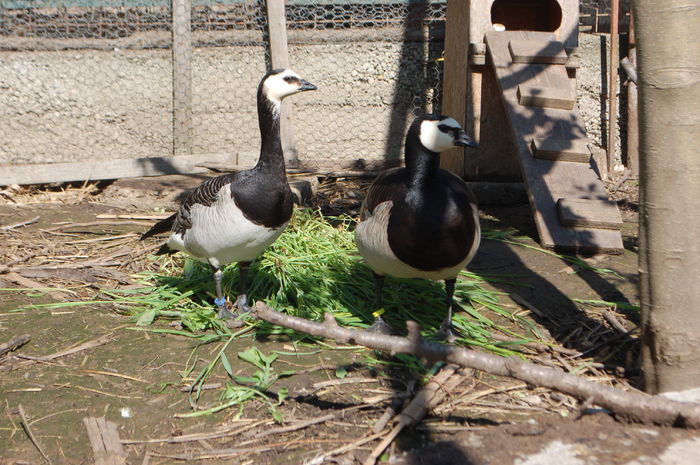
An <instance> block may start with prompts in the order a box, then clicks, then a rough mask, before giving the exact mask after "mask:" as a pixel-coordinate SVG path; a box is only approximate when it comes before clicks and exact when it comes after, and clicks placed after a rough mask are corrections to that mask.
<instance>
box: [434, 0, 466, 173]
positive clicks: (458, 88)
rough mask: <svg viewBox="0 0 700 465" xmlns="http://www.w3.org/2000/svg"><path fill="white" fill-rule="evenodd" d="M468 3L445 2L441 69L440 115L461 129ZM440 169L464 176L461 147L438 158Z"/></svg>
mask: <svg viewBox="0 0 700 465" xmlns="http://www.w3.org/2000/svg"><path fill="white" fill-rule="evenodd" d="M468 48H469V1H468V0H448V1H447V14H446V20H445V69H444V75H445V76H444V80H443V93H442V112H443V113H444V114H445V115H448V116H451V117H453V118H454V119H455V120H457V122H459V124H461V125H462V127H466V123H467V73H469V63H468V61H469V60H468V59H469V54H468ZM440 166H441V167H442V168H444V169H446V170H449V171H452V172H453V173H455V174H456V175H457V176H459V177H463V176H464V147H458V148H454V149H451V150H448V151H447V152H444V153H443V154H442V155H441V156H440Z"/></svg>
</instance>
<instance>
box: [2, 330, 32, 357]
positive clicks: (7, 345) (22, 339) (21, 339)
mask: <svg viewBox="0 0 700 465" xmlns="http://www.w3.org/2000/svg"><path fill="white" fill-rule="evenodd" d="M31 338H32V337H31V336H30V335H29V334H22V335H21V336H16V337H13V338H12V339H10V340H9V341H7V342H4V343H2V344H0V357H2V356H3V355H4V354H6V353H7V352H12V351H13V350H15V349H17V348H19V347H22V346H23V345H24V344H26V343H27V342H29V340H30V339H31Z"/></svg>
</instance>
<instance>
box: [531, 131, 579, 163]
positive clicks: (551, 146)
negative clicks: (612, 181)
mask: <svg viewBox="0 0 700 465" xmlns="http://www.w3.org/2000/svg"><path fill="white" fill-rule="evenodd" d="M530 149H531V150H532V155H533V156H535V157H536V158H540V159H542V160H555V161H573V162H577V163H590V159H591V152H590V150H588V139H587V138H574V139H560V138H555V137H535V138H533V139H532V145H531V146H530Z"/></svg>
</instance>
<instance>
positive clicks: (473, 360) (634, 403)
mask: <svg viewBox="0 0 700 465" xmlns="http://www.w3.org/2000/svg"><path fill="white" fill-rule="evenodd" d="M253 315H254V316H256V317H257V318H260V319H262V320H265V321H267V322H270V323H273V324H276V325H280V326H284V327H287V328H291V329H294V330H296V331H301V332H304V333H307V334H311V335H314V336H320V337H326V338H330V339H333V340H335V341H337V342H341V343H349V344H360V345H363V346H365V347H370V348H372V349H378V350H385V351H388V352H391V353H404V354H413V355H416V356H418V357H424V358H427V359H429V360H444V361H446V362H448V363H454V364H457V365H460V366H463V367H467V368H474V369H477V370H481V371H485V372H487V373H490V374H493V375H498V376H507V377H509V378H516V379H519V380H521V381H525V382H526V383H528V384H531V385H533V386H541V387H547V388H550V389H555V390H557V391H560V392H562V393H565V394H569V395H571V396H573V397H576V398H578V399H581V400H588V399H590V400H591V401H592V402H593V403H594V404H596V405H598V406H600V407H603V408H606V409H608V410H610V411H612V412H613V413H615V414H616V415H618V416H620V417H623V418H626V419H629V420H634V421H638V422H642V423H647V424H648V423H654V424H660V425H673V426H686V427H691V428H699V429H700V405H698V404H692V403H688V402H677V401H673V400H670V399H667V398H665V397H663V396H650V395H647V394H644V393H640V392H628V391H623V390H622V389H618V388H614V387H610V386H604V385H601V384H597V383H595V382H592V381H589V380H586V379H583V378H581V377H579V376H575V375H571V374H568V373H564V372H562V371H561V370H558V369H554V368H549V367H543V366H538V365H535V364H532V363H529V362H525V361H522V360H520V359H518V358H516V357H500V356H498V355H493V354H488V353H483V352H477V351H475V350H469V349H466V348H463V347H456V346H450V345H445V344H439V343H436V342H431V341H426V340H423V338H422V337H421V335H420V328H419V327H418V325H417V324H416V323H415V322H414V321H408V322H406V326H407V328H408V337H399V336H387V335H384V334H377V333H372V332H369V331H363V330H354V329H349V328H342V327H340V326H338V324H337V323H336V321H335V319H334V318H333V315H331V314H330V313H326V314H325V316H324V318H325V321H324V322H323V323H317V322H314V321H309V320H305V319H303V318H297V317H292V316H290V315H285V314H283V313H280V312H278V311H275V310H273V309H271V308H270V307H268V306H267V305H265V304H264V303H262V302H257V303H256V304H255V307H254V309H253Z"/></svg>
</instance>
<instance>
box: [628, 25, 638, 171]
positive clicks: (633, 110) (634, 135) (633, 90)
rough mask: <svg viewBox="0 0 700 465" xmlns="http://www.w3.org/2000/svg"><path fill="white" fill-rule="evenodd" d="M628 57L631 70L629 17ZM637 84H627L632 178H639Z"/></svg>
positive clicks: (633, 62) (633, 50)
mask: <svg viewBox="0 0 700 465" xmlns="http://www.w3.org/2000/svg"><path fill="white" fill-rule="evenodd" d="M627 56H628V57H629V61H630V64H631V65H632V67H633V68H636V66H637V49H636V43H635V41H634V18H633V17H632V16H631V15H630V32H629V53H628V55H627ZM637 100H638V92H637V83H636V82H633V81H632V80H631V79H630V80H629V81H628V84H627V168H628V169H629V170H630V172H631V175H632V176H633V177H638V176H639V111H638V104H637Z"/></svg>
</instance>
